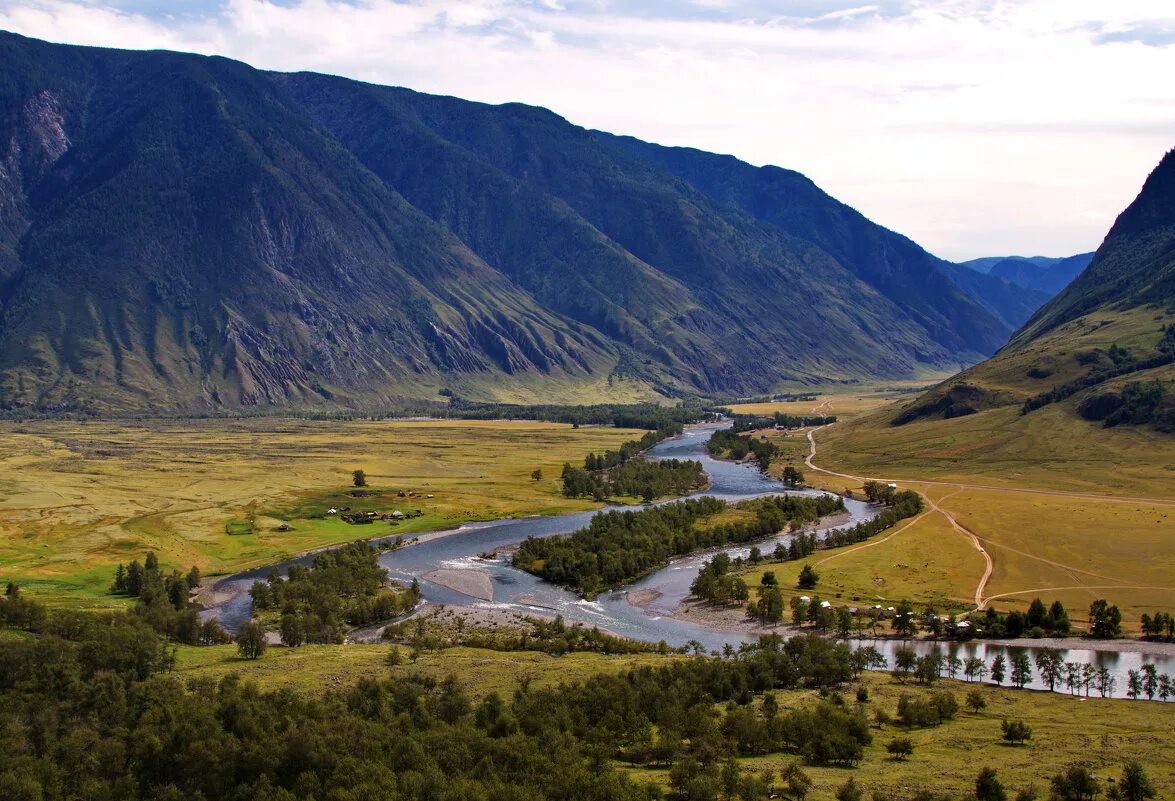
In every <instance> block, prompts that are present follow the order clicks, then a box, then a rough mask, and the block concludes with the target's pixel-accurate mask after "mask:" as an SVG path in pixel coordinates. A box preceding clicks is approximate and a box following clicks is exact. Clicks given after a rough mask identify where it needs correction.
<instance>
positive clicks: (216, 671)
mask: <svg viewBox="0 0 1175 801" xmlns="http://www.w3.org/2000/svg"><path fill="white" fill-rule="evenodd" d="M398 648H399V650H400V653H401V654H402V656H403V657H404V659H403V663H402V664H400V665H397V666H396V667H390V666H389V665H388V664H387V661H386V660H387V656H388V653H389V652H390V651H391V650H392V646H391V645H383V644H379V645H365V644H351V645H304V646H302V647H301V648H280V647H274V648H270V649H269V650H267V651H266V652H265V654H264V655H263V656H262V657H261V658H260V659H257V660H248V659H241V658H240V657H239V656H237V647H236V646H235V645H218V646H208V647H191V646H180V649H179V652H178V654H177V663H176V673H177V675H179V676H181V677H184V678H187V677H193V678H195V677H201V678H211V679H217V680H218V679H220V678H222V677H224V676H227V675H229V674H231V673H239V674H240V675H241V677H242V678H244V679H247V680H250V681H256V682H257V684H258V686H259V687H261V689H263V690H276V689H281V688H290V689H294V690H300V691H305V692H320V691H322V690H323V689H331V688H334V689H341V688H344V687H347V686H350V685H351V684H354V682H355V681H356V680H357V679H360V678H362V677H363V676H386V675H387V674H388V673H389V672H393V673H395V674H397V675H413V674H419V675H426V676H431V677H433V678H435V679H438V680H439V679H444V678H445V677H446V676H450V675H453V676H456V677H457V679H458V680H459V681H460V682H461V684H462V686H464V687H466V688H468V689H469V691H470V692H471V693H473V694H474V695H479V696H480V695H486V694H488V693H491V692H497V693H499V694H501V695H502V696H504V697H509V696H510V695H512V694H513V693H514V690H515V689H517V688H518V686H519V684H520V683H521V682H522V681H524V680H525V681H531V682H533V686H535V687H544V686H551V685H556V684H559V683H560V682H565V681H580V680H583V679H586V678H588V677H589V676H593V675H596V674H598V673H616V672H619V671H622V670H628V669H630V668H636V667H643V666H646V665H651V666H656V665H662V664H665V663H666V660H671V659H684V658H686V657H682V656H678V655H676V654H669V655H664V656H663V655H660V654H626V655H616V656H612V655H604V654H598V653H592V652H580V653H570V654H564V655H563V656H551V655H549V654H544V653H538V652H536V651H491V650H487V649H482V648H464V647H458V648H447V649H445V650H443V651H428V652H425V653H423V654H421V655H420V658H419V659H418V660H417V661H416V662H410V661H409V652H410V650H411V649H409V648H408V647H406V646H402V645H401V646H398Z"/></svg>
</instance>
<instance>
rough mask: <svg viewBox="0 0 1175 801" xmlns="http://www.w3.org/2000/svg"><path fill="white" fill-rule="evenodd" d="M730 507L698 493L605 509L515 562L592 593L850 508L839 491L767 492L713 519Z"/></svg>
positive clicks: (529, 543) (529, 542)
mask: <svg viewBox="0 0 1175 801" xmlns="http://www.w3.org/2000/svg"><path fill="white" fill-rule="evenodd" d="M727 508H728V505H727V504H726V502H725V501H721V500H719V499H717V498H691V499H689V500H685V501H680V502H678V503H673V504H666V505H664V506H658V507H655V508H652V509H644V510H641V511H637V512H632V511H627V512H622V511H610V512H602V513H600V514H598V515H596V516H595V517H593V518H592V519H591V521H590V522H589V524H588V525H587V527H585V528H582V529H580V530H578V531H576V532H574V533H573V534H571V535H570V536H567V537H561V536H556V537H528V538H527V539H526V540H525V541H524V542H523V543H522V544H521V545H520V546H519V548H518V551H517V553H515V555H514V564H515V566H517V567H520V568H522V569H523V570H526V571H528V572H530V573H534V574H535V575H537V576H539V577H540V578H542V579H544V580H546V581H550V582H553V583H555V584H560V585H562V586H565V587H569V588H571V589H574V590H576V591H578V592H580V593H581V594H583V595H585V596H589V597H591V596H594V595H596V594H598V593H599V592H602V591H603V590H605V589H609V588H613V587H617V586H620V585H621V584H627V583H629V582H631V581H633V580H635V579H637V578H639V577H640V576H642V575H644V574H645V573H648V572H649V571H651V570H653V569H655V568H658V567H661V566H663V565H665V564H667V563H668V561H669V560H670V559H671V558H673V557H675V556H684V555H685V554H688V553H691V552H693V551H697V550H701V549H703V548H712V547H715V546H719V545H729V544H738V543H746V542H753V541H754V540H758V539H764V538H765V537H768V536H771V535H773V534H776V533H778V532H780V531H782V530H784V529H785V528H788V527H789V526H794V527H795V528H799V527H801V526H802V525H803V524H805V523H811V522H815V521H817V520H819V519H820V518H822V517H824V516H826V515H829V514H833V513H834V512H840V511H844V502H843V501H842V500H841V499H840V498H839V497H836V496H833V495H820V496H816V497H811V498H799V497H793V496H780V497H771V498H759V499H755V500H753V501H743V502H741V503H739V504H735V505H734V507H733V508H735V509H739V510H745V511H748V512H750V513H751V518H750V519H749V520H740V521H737V522H729V523H721V522H713V521H709V520H708V518H711V517H713V516H715V515H717V514H719V513H720V512H722V511H724V510H726V509H727Z"/></svg>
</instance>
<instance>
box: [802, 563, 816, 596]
mask: <svg viewBox="0 0 1175 801" xmlns="http://www.w3.org/2000/svg"><path fill="white" fill-rule="evenodd" d="M818 581H820V574H819V573H817V572H816V571H815V569H813V567H812V566H811V565H809V564H805V565H804V566H803V567H802V568H800V577H799V579H798V580H797V581H796V584H798V585H799V587H800V589H801V590H812V589H815V588H816V583H817V582H818Z"/></svg>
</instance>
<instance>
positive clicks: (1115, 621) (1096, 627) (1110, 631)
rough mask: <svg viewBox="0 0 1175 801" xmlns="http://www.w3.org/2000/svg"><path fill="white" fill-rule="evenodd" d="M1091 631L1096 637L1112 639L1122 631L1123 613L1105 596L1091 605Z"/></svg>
mask: <svg viewBox="0 0 1175 801" xmlns="http://www.w3.org/2000/svg"><path fill="white" fill-rule="evenodd" d="M1089 633H1090V634H1091V635H1092V636H1094V637H1100V638H1102V639H1112V638H1114V637H1117V636H1119V635H1120V634H1121V633H1122V613H1121V612H1120V611H1119V610H1118V607H1116V606H1111V605H1110V603H1109V602H1108V601H1106V600H1105V599H1104V598H1099V599H1098V600H1096V601H1094V602H1093V603H1091V604H1090V605H1089Z"/></svg>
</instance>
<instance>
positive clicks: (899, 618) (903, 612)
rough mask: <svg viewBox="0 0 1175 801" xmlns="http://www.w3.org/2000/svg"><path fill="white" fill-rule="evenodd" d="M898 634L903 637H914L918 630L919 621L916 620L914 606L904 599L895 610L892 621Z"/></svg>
mask: <svg viewBox="0 0 1175 801" xmlns="http://www.w3.org/2000/svg"><path fill="white" fill-rule="evenodd" d="M891 625H892V626H893V630H894V632H895V633H896V634H899V635H900V636H902V637H913V636H914V633H915V632H916V631H917V630H918V623H917V621H915V620H914V607H913V606H911V605H910V602H909V601H902V602H901V603H899V604H898V606H897V609H895V610H894V615H893V622H892V623H891Z"/></svg>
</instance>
